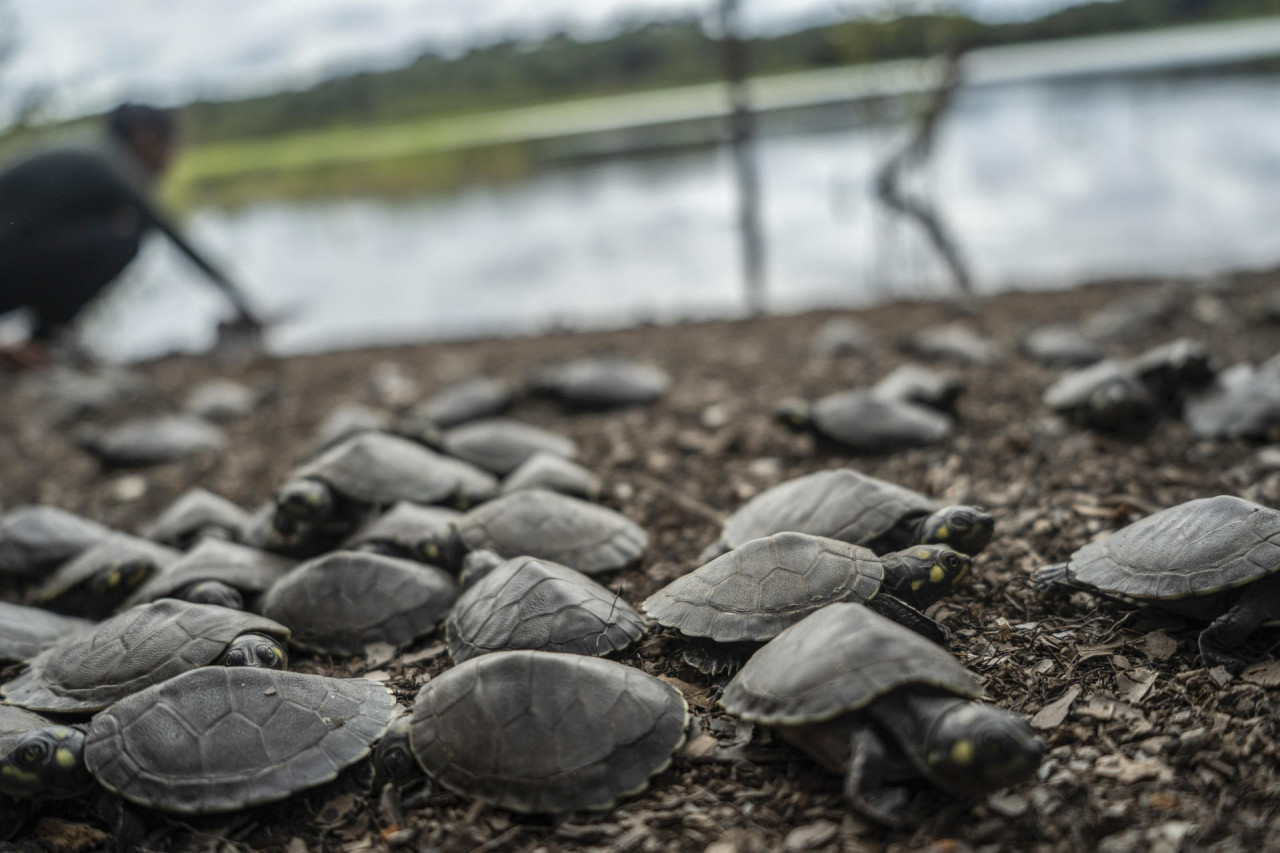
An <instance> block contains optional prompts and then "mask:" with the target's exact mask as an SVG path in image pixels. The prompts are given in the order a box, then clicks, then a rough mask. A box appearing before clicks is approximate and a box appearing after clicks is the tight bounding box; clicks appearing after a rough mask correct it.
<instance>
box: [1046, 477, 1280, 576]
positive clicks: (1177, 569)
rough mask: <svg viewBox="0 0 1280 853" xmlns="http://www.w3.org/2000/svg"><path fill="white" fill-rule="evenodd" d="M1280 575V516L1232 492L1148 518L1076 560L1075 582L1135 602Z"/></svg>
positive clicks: (1091, 545)
mask: <svg viewBox="0 0 1280 853" xmlns="http://www.w3.org/2000/svg"><path fill="white" fill-rule="evenodd" d="M1277 571H1280V512H1277V511H1276V510H1274V509H1270V508H1268V507H1265V506H1262V505H1261V504H1256V503H1254V502H1253V501H1247V500H1244V499H1242V498H1237V497H1232V496H1230V495H1218V496H1217V497H1213V498H1201V499H1199V500H1194V501H1188V502H1186V503H1184V504H1178V505H1177V506H1174V507H1170V508H1168V509H1166V510H1162V511H1160V512H1157V513H1155V514H1154V515H1149V516H1147V517H1146V518H1144V519H1142V520H1141V521H1136V522H1134V523H1133V524H1130V525H1129V526H1128V527H1125V528H1123V529H1122V530H1118V531H1116V532H1115V533H1113V534H1111V535H1110V536H1108V537H1107V538H1106V539H1103V540H1101V541H1099V542H1091V543H1089V544H1088V545H1085V546H1084V547H1083V548H1081V549H1080V550H1078V551H1076V552H1075V553H1074V554H1072V555H1071V562H1070V565H1069V566H1068V572H1069V574H1070V576H1071V578H1072V579H1073V580H1075V581H1077V582H1079V583H1083V584H1087V585H1089V586H1092V587H1095V588H1097V589H1099V590H1102V591H1104V592H1109V593H1113V594H1116V595H1123V596H1128V597H1130V598H1147V599H1177V598H1187V597H1190V596H1196V595H1209V594H1211V593H1215V592H1221V591H1223V590H1227V589H1233V588H1235V587H1238V586H1244V585H1245V584H1247V583H1252V582H1253V581H1256V580H1258V579H1260V578H1263V577H1266V576H1267V575H1270V574H1271V573H1273V572H1277Z"/></svg>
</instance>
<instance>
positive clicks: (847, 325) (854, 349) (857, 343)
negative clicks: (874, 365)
mask: <svg viewBox="0 0 1280 853" xmlns="http://www.w3.org/2000/svg"><path fill="white" fill-rule="evenodd" d="M871 346H872V342H871V336H870V335H868V334H867V330H866V329H864V328H863V327H862V326H861V325H859V324H858V323H855V322H854V321H852V320H846V319H844V318H841V317H836V318H833V319H830V320H828V321H827V322H825V323H823V324H822V325H821V326H820V327H819V328H818V331H817V332H815V333H814V335H813V346H812V349H813V353H814V355H821V356H827V357H830V358H838V357H841V356H852V355H863V354H864V353H867V352H870V351H871Z"/></svg>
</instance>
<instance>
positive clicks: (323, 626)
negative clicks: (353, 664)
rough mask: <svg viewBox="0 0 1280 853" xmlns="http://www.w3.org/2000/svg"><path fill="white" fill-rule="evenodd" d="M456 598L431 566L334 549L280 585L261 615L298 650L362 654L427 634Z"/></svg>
mask: <svg viewBox="0 0 1280 853" xmlns="http://www.w3.org/2000/svg"><path fill="white" fill-rule="evenodd" d="M457 597H458V585H457V583H455V582H454V580H453V578H452V577H450V576H449V575H448V574H447V573H445V572H443V571H441V570H440V569H437V568H435V567H433V566H424V565H422V564H421V563H415V562H411V561H409V560H401V559H397V558H395V557H384V556H382V555H381V554H370V553H367V552H364V551H335V552H334V553H332V554H326V555H324V556H323V557H318V558H316V559H314V560H309V561H308V562H306V563H303V564H302V565H300V566H298V567H297V568H295V569H294V570H293V571H291V572H289V573H288V574H287V575H285V576H284V577H283V578H281V579H280V580H279V581H277V582H276V584H275V585H274V586H273V587H271V589H269V590H268V591H267V594H266V596H265V597H264V598H263V600H262V612H263V613H264V614H266V615H267V616H268V617H269V618H271V619H275V620H277V621H279V622H280V623H281V624H283V625H288V626H289V629H290V631H292V632H293V633H292V636H291V637H290V638H289V641H290V642H291V643H292V644H293V645H294V646H297V647H298V648H300V649H306V650H308V651H313V652H320V653H321V654H345V655H362V654H364V649H365V646H367V645H369V644H370V643H390V644H391V645H393V646H402V645H404V644H405V643H408V642H410V641H412V640H414V639H416V638H417V637H420V636H422V635H423V634H428V633H430V632H431V631H432V630H434V629H435V627H436V625H437V624H438V623H439V622H440V620H441V619H443V618H444V616H445V614H446V613H448V612H449V608H450V607H452V606H453V602H454V601H455V600H456V599H457Z"/></svg>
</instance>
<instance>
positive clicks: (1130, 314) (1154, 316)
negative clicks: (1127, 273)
mask: <svg viewBox="0 0 1280 853" xmlns="http://www.w3.org/2000/svg"><path fill="white" fill-rule="evenodd" d="M1185 298H1186V297H1185V295H1184V294H1182V293H1180V292H1179V288H1177V287H1162V288H1160V289H1158V290H1154V291H1150V292H1147V293H1140V294H1137V295H1135V296H1122V297H1119V298H1117V299H1114V300H1112V301H1111V302H1109V303H1107V304H1106V305H1104V306H1103V307H1102V308H1100V309H1098V310H1097V311H1095V312H1094V313H1093V314H1091V315H1090V316H1089V317H1088V318H1087V319H1086V320H1085V321H1084V325H1083V330H1084V333H1085V334H1086V335H1088V336H1089V337H1090V338H1093V339H1094V340H1103V341H1111V340H1116V341H1118V340H1132V339H1133V338H1135V337H1137V336H1139V335H1144V334H1147V333H1149V332H1152V331H1154V330H1156V329H1158V328H1163V327H1167V326H1168V325H1169V324H1170V322H1171V321H1172V320H1173V318H1174V317H1176V316H1177V314H1178V309H1179V307H1180V305H1181V304H1182V302H1183V301H1184V300H1185Z"/></svg>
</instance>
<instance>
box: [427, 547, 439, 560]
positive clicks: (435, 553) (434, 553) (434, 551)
mask: <svg viewBox="0 0 1280 853" xmlns="http://www.w3.org/2000/svg"><path fill="white" fill-rule="evenodd" d="M439 556H440V546H438V545H436V544H434V543H432V544H431V545H428V546H427V559H428V560H434V559H436V558H437V557H439Z"/></svg>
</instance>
